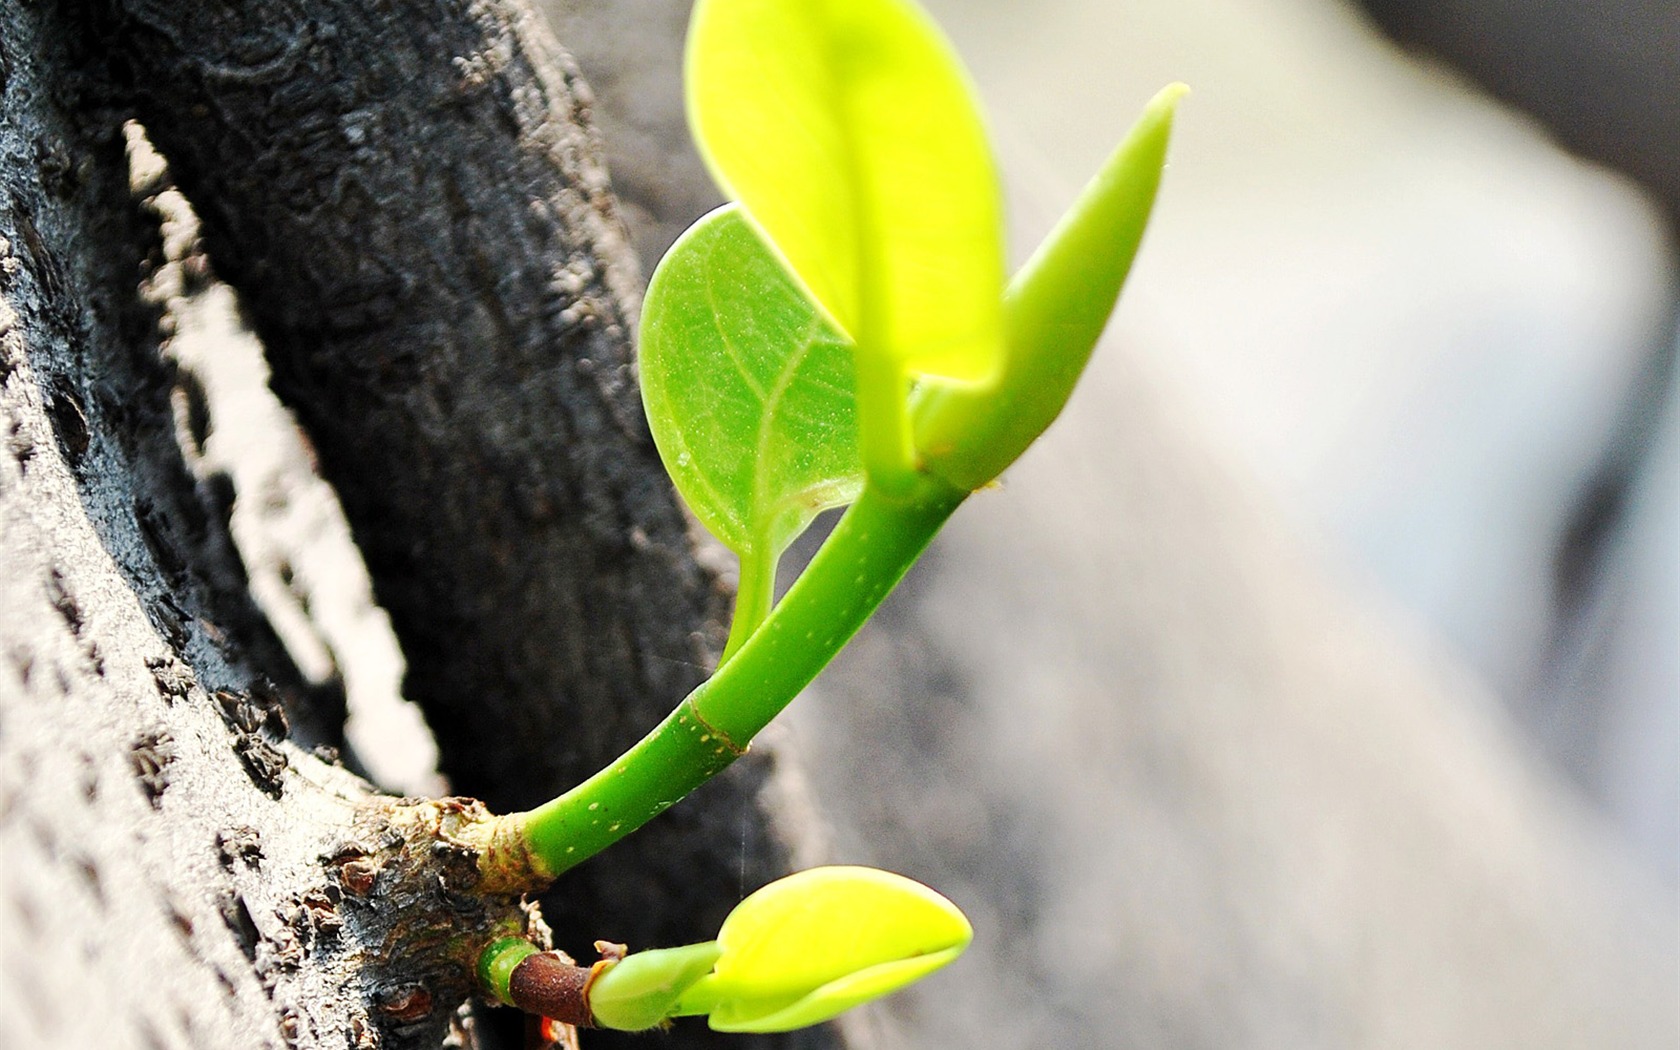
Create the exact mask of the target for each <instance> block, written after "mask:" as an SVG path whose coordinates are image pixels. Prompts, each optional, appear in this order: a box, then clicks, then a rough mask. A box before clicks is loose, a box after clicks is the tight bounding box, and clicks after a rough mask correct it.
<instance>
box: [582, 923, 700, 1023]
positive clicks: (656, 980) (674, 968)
mask: <svg viewBox="0 0 1680 1050" xmlns="http://www.w3.org/2000/svg"><path fill="white" fill-rule="evenodd" d="M721 950H722V949H720V948H719V947H718V946H717V942H716V941H707V942H705V943H704V944H687V945H684V946H683V947H681V948H655V949H653V950H652V951H645V952H636V953H634V954H633V955H629V956H626V957H625V958H623V959H620V960H619V961H618V962H615V963H613V964H612V965H610V966H608V967H606V969H605V970H604V971H603V972H600V973H598V974H597V975H596V977H595V979H594V980H593V981H591V982H589V1012H590V1013H591V1014H592V1015H593V1016H594V1018H595V1023H596V1024H598V1025H600V1026H601V1027H602V1028H616V1029H618V1030H619V1031H622V1032H639V1031H641V1030H643V1029H644V1028H652V1027H654V1026H656V1025H659V1024H662V1023H663V1022H664V1021H666V1020H667V1019H668V1018H669V1017H670V1016H671V1014H672V1012H673V1011H674V1010H675V1009H676V1005H677V1000H678V999H680V998H682V994H683V993H684V992H686V991H688V989H689V988H690V987H691V986H693V984H694V982H696V981H698V980H699V979H700V978H702V977H704V976H705V975H706V974H708V973H710V972H711V969H712V964H714V963H716V962H717V958H718V954H719V952H720V951H721Z"/></svg>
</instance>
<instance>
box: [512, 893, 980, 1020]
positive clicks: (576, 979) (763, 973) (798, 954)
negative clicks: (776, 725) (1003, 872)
mask: <svg viewBox="0 0 1680 1050" xmlns="http://www.w3.org/2000/svg"><path fill="white" fill-rule="evenodd" d="M973 938H974V930H973V928H972V927H971V926H970V925H969V923H968V919H967V918H965V917H964V916H963V913H962V912H961V911H959V910H958V909H957V906H956V905H954V904H952V903H951V902H950V901H948V900H946V899H945V898H944V897H942V896H940V895H939V894H937V893H935V892H934V891H933V890H930V889H928V888H927V887H926V886H923V885H922V884H921V883H919V882H916V881H914V880H911V879H907V878H905V877H904V876H902V875H894V874H892V873H891V872H886V871H880V870H878V869H875V868H861V867H850V866H835V867H822V868H811V869H808V870H806V871H802V872H799V873H798V874H795V875H789V876H787V877H786V878H783V879H778V880H776V881H775V882H772V883H770V884H769V885H768V886H765V887H764V888H763V889H760V890H759V891H757V892H756V893H753V894H752V895H751V896H749V897H747V899H746V900H744V901H742V902H741V903H740V904H738V905H736V907H735V910H734V911H732V912H730V913H729V917H728V918H726V919H725V920H724V922H723V927H722V928H721V929H720V930H719V931H718V935H717V940H715V941H706V942H703V943H701V944H689V945H684V946H683V947H680V948H659V949H654V950H652V951H645V952H636V953H634V954H629V955H623V956H622V957H620V956H619V955H618V953H617V952H616V951H612V952H610V953H609V954H608V955H607V956H606V957H604V958H603V959H602V961H601V962H598V963H596V964H595V965H594V966H591V967H580V966H574V965H573V964H572V963H570V962H569V961H567V960H566V959H564V958H562V957H561V956H560V955H559V954H558V953H553V952H549V953H542V952H538V951H537V950H536V949H535V948H533V947H532V946H531V945H530V944H528V943H527V942H525V941H522V940H518V939H515V938H509V939H508V940H505V941H500V942H498V943H497V945H495V946H493V948H492V951H491V952H488V953H486V956H485V962H484V963H483V966H484V968H485V971H486V972H485V975H484V976H485V983H486V985H487V986H488V987H489V988H490V990H491V992H492V994H493V995H495V996H496V997H497V998H498V999H499V1000H501V1001H502V1002H505V1003H509V1004H511V1005H515V1006H520V1007H523V1008H525V1009H527V1010H530V1011H531V1012H533V1013H541V1014H544V1015H546V1016H550V1017H557V1018H558V1019H560V1020H563V1021H566V1022H568V1023H572V1024H585V1025H590V1026H593V1027H597V1028H617V1029H620V1030H623V1031H629V1032H635V1031H641V1030H643V1029H647V1028H656V1027H659V1026H661V1025H663V1024H666V1023H667V1022H669V1021H670V1020H671V1019H672V1018H675V1017H692V1016H701V1015H703V1016H705V1017H706V1018H707V1023H708V1024H710V1025H711V1027H712V1028H714V1029H716V1030H718V1031H720V1032H785V1031H790V1030H792V1029H795V1028H803V1027H805V1026H807V1025H813V1024H818V1023H821V1022H823V1021H826V1020H829V1019H830V1018H832V1017H835V1016H837V1015H839V1014H840V1013H842V1012H844V1011H846V1010H849V1009H851V1008H852V1007H854V1006H857V1005H859V1004H861V1003H866V1002H869V1001H870V1000H873V999H877V998H880V997H881V996H884V995H889V994H891V993H892V992H895V991H898V990H899V989H900V988H903V987H905V986H906V985H908V984H911V983H912V982H914V981H918V980H920V979H921V978H923V977H926V976H927V975H928V974H930V973H932V972H934V971H935V970H938V969H940V968H942V967H944V966H945V965H947V964H948V963H950V962H951V961H952V960H954V959H955V958H956V957H957V956H959V955H961V954H962V952H963V949H965V948H967V947H968V944H969V941H971V940H973ZM609 947H611V948H614V949H616V948H617V947H618V946H616V945H614V946H609ZM556 989H559V990H560V991H559V993H558V994H555V990H556Z"/></svg>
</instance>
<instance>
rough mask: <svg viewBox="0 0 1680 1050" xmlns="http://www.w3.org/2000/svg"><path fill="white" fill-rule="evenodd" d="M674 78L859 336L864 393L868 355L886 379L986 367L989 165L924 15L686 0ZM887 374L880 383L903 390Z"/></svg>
mask: <svg viewBox="0 0 1680 1050" xmlns="http://www.w3.org/2000/svg"><path fill="white" fill-rule="evenodd" d="M687 78H688V92H687V94H688V109H689V120H690V123H691V124H692V125H693V129H694V133H695V137H696V139H697V140H698V142H699V144H700V150H701V153H702V155H703V156H704V157H705V159H706V161H707V163H708V164H709V165H710V166H711V168H712V172H713V174H714V176H715V177H716V178H717V179H718V181H719V182H720V183H721V184H722V185H723V187H724V190H725V192H726V193H728V194H729V195H730V196H731V197H733V198H735V199H736V200H738V201H740V202H741V203H742V205H744V206H745V208H746V209H747V211H748V212H750V213H751V214H752V216H753V218H754V219H755V220H756V221H757V222H758V223H759V224H760V226H762V227H763V229H764V230H765V231H766V233H767V234H768V236H769V238H770V240H771V241H772V242H773V243H774V244H775V245H776V247H777V248H778V249H779V250H780V251H781V252H782V253H783V254H784V255H785V256H786V258H787V259H788V261H789V264H790V265H791V266H792V268H793V270H794V271H795V273H797V274H798V275H799V277H800V278H801V279H802V280H803V281H804V283H805V284H806V285H807V286H808V287H809V289H810V291H811V293H812V295H813V296H814V297H815V298H816V299H817V301H818V302H819V303H821V304H822V306H823V307H824V308H825V309H826V310H827V311H828V312H829V313H830V314H831V315H832V316H833V317H834V318H835V320H837V321H838V322H839V324H840V325H841V326H842V327H843V328H844V329H845V330H846V331H847V332H848V333H849V334H850V335H851V336H852V337H853V338H854V339H855V340H856V341H857V343H858V347H859V351H858V352H859V355H860V357H861V358H862V359H863V360H862V361H861V362H860V363H862V364H864V365H865V367H866V382H865V387H864V391H863V394H864V396H865V397H866V398H873V397H874V396H875V394H876V390H875V387H874V385H873V384H872V383H869V382H868V381H867V376H868V375H870V374H873V373H872V371H871V370H870V368H869V366H870V365H871V364H872V363H875V362H877V361H878V360H884V362H885V363H886V364H887V365H888V373H889V374H890V375H896V376H904V375H906V374H923V375H929V376H938V377H946V378H949V379H954V380H957V381H960V382H968V383H973V382H981V383H983V382H985V381H988V380H989V379H990V378H991V377H992V376H993V375H994V374H995V372H996V371H997V369H998V368H999V367H1000V364H1001V361H1002V346H1003V337H1002V318H1001V298H1002V291H1003V247H1002V220H1001V213H1000V204H999V191H998V182H997V175H996V171H995V169H994V166H993V162H992V157H991V153H990V150H989V148H988V146H987V142H986V135H985V129H984V127H983V125H982V122H981V118H980V114H979V109H978V107H977V105H976V104H975V96H974V92H973V90H972V88H971V87H970V86H969V84H968V81H967V78H966V76H965V75H964V72H963V69H962V66H961V64H960V63H959V62H958V60H957V58H956V56H955V54H954V53H953V51H952V49H951V47H950V45H949V44H948V43H947V42H946V41H945V39H944V37H943V36H942V35H941V34H940V32H939V30H938V28H937V27H936V26H935V25H934V24H933V22H932V21H931V20H930V19H929V18H928V17H927V15H926V14H924V13H923V12H922V11H921V10H920V9H919V8H918V7H916V6H915V4H913V3H911V2H910V0H700V2H699V3H698V4H696V5H695V9H694V15H693V20H692V22H691V23H690V29H689V41H688V58H687ZM893 387H894V384H891V383H889V384H885V386H884V388H883V393H882V394H881V396H882V397H888V396H892V395H894V394H896V395H897V396H898V397H900V398H901V397H902V391H898V390H896V389H892V388H893ZM894 411H896V412H899V413H902V411H903V409H902V407H901V406H900V405H895V406H894ZM874 415H875V412H874V410H873V409H872V408H871V409H866V419H872V418H874Z"/></svg>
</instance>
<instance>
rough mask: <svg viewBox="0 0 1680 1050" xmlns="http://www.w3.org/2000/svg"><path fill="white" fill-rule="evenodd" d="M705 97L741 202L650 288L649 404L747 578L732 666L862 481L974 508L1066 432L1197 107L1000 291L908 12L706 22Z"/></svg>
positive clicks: (945, 52) (701, 113)
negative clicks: (941, 488)
mask: <svg viewBox="0 0 1680 1050" xmlns="http://www.w3.org/2000/svg"><path fill="white" fill-rule="evenodd" d="M687 89H688V106H689V117H690V122H691V123H692V125H693V128H694V132H695V136H696V139H697V141H698V142H699V145H700V149H701V153H702V155H703V157H704V158H705V160H706V161H707V163H708V165H709V166H710V168H711V169H712V172H713V174H714V176H715V177H716V178H717V180H718V182H719V183H720V185H722V186H723V188H724V190H725V191H726V192H727V193H728V194H729V195H730V196H731V197H733V198H734V199H735V201H736V202H737V203H736V204H734V205H729V206H726V207H725V208H724V209H721V210H720V211H718V212H714V213H712V214H711V215H709V216H707V217H705V218H704V219H702V220H701V221H700V222H699V223H698V224H696V226H695V227H694V228H693V229H692V230H691V231H690V232H689V233H688V234H686V235H685V236H684V237H683V238H681V239H680V240H679V241H678V242H677V243H676V244H675V245H673V246H672V248H671V251H670V252H669V253H668V254H667V255H666V257H665V259H664V260H663V261H662V262H661V263H660V266H659V268H658V269H657V270H656V271H655V273H654V277H653V280H652V282H651V284H650V286H649V291H648V298H647V302H646V305H645V308H644V313H643V343H642V379H643V389H644V398H645V401H646V404H647V408H648V415H649V420H650V422H651V425H652V428H653V433H654V438H655V440H656V441H657V442H658V444H659V447H660V451H661V454H662V455H663V456H664V459H665V462H666V466H667V468H668V469H669V470H670V472H671V474H672V476H673V478H674V479H675V480H676V482H677V485H678V488H679V489H680V490H681V491H682V493H683V496H684V498H685V499H687V500H688V502H689V505H690V506H691V507H692V508H693V509H694V511H695V513H696V515H697V516H698V517H699V518H700V519H701V521H702V522H704V523H705V524H706V526H707V527H708V528H710V529H711V530H712V531H713V533H715V534H716V535H717V536H718V538H719V539H720V540H722V541H723V542H724V543H725V544H727V545H728V546H729V547H731V548H732V549H733V550H734V551H735V552H736V553H737V554H738V555H740V556H741V561H742V586H741V595H742V597H741V607H740V608H738V609H737V613H736V628H737V630H736V631H735V632H734V633H733V634H732V636H731V642H730V651H733V649H734V648H735V646H736V645H737V644H738V643H739V642H740V641H741V640H742V639H743V638H744V637H745V634H746V633H750V631H751V630H752V628H753V627H754V626H755V625H756V623H757V622H758V621H759V620H761V619H762V618H763V616H764V615H765V614H767V613H768V610H769V607H770V599H769V592H770V587H771V583H772V581H773V577H774V571H775V562H776V559H777V557H778V556H779V555H780V553H781V551H782V550H783V549H784V548H785V547H786V546H787V544H788V543H789V542H790V541H791V540H792V539H793V538H794V537H795V536H797V535H798V534H799V533H800V532H801V531H802V530H803V529H804V528H805V527H806V526H807V525H808V524H809V523H810V521H811V519H812V518H813V517H815V515H816V514H817V513H819V512H820V511H822V510H824V509H826V508H828V507H832V506H838V505H840V504H843V503H845V502H848V501H850V500H851V499H853V498H855V496H856V494H857V493H858V492H859V491H860V490H861V488H862V487H863V485H864V484H865V481H866V479H867V481H868V483H869V484H870V485H872V486H878V487H879V488H880V489H881V490H882V491H887V492H891V491H894V490H895V488H896V490H897V491H898V492H903V491H904V487H903V484H904V479H906V478H910V479H914V478H915V477H916V476H917V473H918V472H923V471H925V472H927V473H929V474H933V475H936V476H937V477H938V478H939V479H940V480H941V482H943V483H944V484H946V485H948V486H954V487H955V488H956V489H957V490H959V491H970V490H973V489H977V488H980V487H982V486H983V485H985V484H987V483H988V482H990V481H991V480H992V479H993V478H995V477H997V475H998V474H999V473H1001V472H1002V471H1003V469H1004V468H1005V467H1007V466H1008V465H1009V464H1010V463H1011V462H1013V461H1014V459H1015V458H1016V457H1017V456H1019V455H1020V454H1021V452H1022V451H1024V450H1025V449H1026V447H1027V446H1028V445H1029V444H1031V442H1032V441H1033V440H1034V439H1035V438H1036V437H1037V436H1038V434H1039V433H1040V432H1042V431H1043V429H1044V428H1045V427H1046V426H1048V425H1049V424H1050V422H1051V421H1052V420H1053V419H1054V418H1055V417H1056V415H1057V414H1058V413H1059V412H1060V411H1061V408H1062V406H1063V405H1064V404H1065V403H1066V401H1067V398H1068V396H1069V395H1070V394H1071V392H1072V389H1073V385H1074V383H1075V381H1076V380H1077V379H1078V376H1079V374H1080V372H1081V371H1082V370H1083V368H1084V365H1085V362H1086V360H1087V358H1088V357H1089V355H1090V353H1091V350H1092V348H1093V347H1094V346H1095V343H1096V340H1097V337H1098V335H1099V334H1100V333H1101V331H1102V328H1103V326H1104V324H1105V323H1106V322H1107V318H1108V314H1109V312H1110V310H1112V308H1113V304H1114V301H1115V298H1116V296H1117V295H1118V294H1119V291H1120V286H1121V284H1122V282H1123V280H1124V278H1125V275H1126V273H1127V271H1128V269H1129V267H1130V264H1131V260H1132V257H1133V255H1134V253H1135V252H1136V250H1137V247H1138V243H1139V241H1140V239H1141V238H1142V235H1143V230H1144V227H1145V225H1146V222H1147V220H1148V216H1149V213H1150V210H1151V208H1152V205H1153V203H1154V198H1155V193H1156V189H1157V187H1158V185H1159V182H1160V175H1161V169H1162V165H1163V162H1164V158H1165V152H1166V145H1167V139H1168V135H1169V133H1170V130H1171V124H1172V115H1173V110H1174V107H1175V105H1176V102H1177V100H1178V98H1179V97H1180V95H1181V94H1182V93H1183V90H1184V89H1183V88H1182V86H1179V85H1174V86H1172V87H1169V88H1168V89H1166V90H1165V91H1163V92H1161V94H1159V95H1158V96H1157V97H1156V98H1155V99H1154V100H1153V101H1152V102H1151V103H1150V105H1149V107H1148V108H1147V109H1146V110H1145V112H1144V116H1143V118H1142V119H1141V120H1140V121H1139V122H1138V124H1137V126H1136V127H1134V128H1133V129H1132V132H1131V133H1130V135H1128V137H1127V139H1126V140H1125V141H1124V142H1123V143H1122V144H1121V145H1120V147H1119V148H1118V149H1117V150H1115V152H1114V153H1113V154H1112V155H1111V156H1110V158H1109V160H1108V161H1107V162H1106V163H1105V165H1104V167H1103V169H1102V170H1101V171H1100V172H1099V173H1098V175H1097V177H1096V178H1095V179H1093V180H1092V182H1091V184H1090V185H1089V186H1087V188H1086V189H1085V191H1084V192H1083V194H1082V195H1081V197H1080V198H1079V200H1078V201H1077V202H1076V203H1075V204H1074V206H1073V208H1072V209H1070V211H1069V213H1068V215H1067V216H1066V217H1064V219H1063V220H1062V222H1061V223H1060V224H1059V225H1058V226H1057V228H1056V230H1055V231H1053V232H1052V234H1051V236H1050V237H1049V238H1048V239H1047V240H1046V242H1045V244H1044V245H1042V246H1041V247H1040V248H1039V250H1038V251H1037V252H1036V253H1035V254H1034V256H1033V258H1032V260H1031V261H1029V263H1028V264H1027V265H1026V266H1025V267H1024V268H1023V269H1022V271H1021V273H1020V274H1018V275H1017V276H1016V278H1015V279H1014V280H1013V281H1012V282H1011V284H1010V285H1009V287H1008V289H1007V290H1005V288H1004V286H1003V278H1002V258H1003V249H1002V237H1001V232H1000V230H1001V219H1000V214H999V204H998V200H999V192H998V185H997V175H996V172H995V170H994V168H993V164H992V160H991V157H990V154H989V151H988V147H987V144H986V138H985V134H984V128H983V126H982V121H981V119H980V115H979V109H978V106H977V105H976V102H975V97H974V93H973V91H972V89H971V88H970V86H969V84H968V81H967V78H966V76H965V74H964V72H963V69H962V66H961V64H960V63H959V62H958V60H957V59H956V57H955V55H954V54H953V52H952V50H951V48H950V46H949V45H948V44H947V43H946V41H945V40H944V38H943V37H942V36H941V35H940V33H939V30H938V28H937V27H936V26H934V24H933V23H932V21H931V20H930V19H929V18H928V17H927V16H926V15H925V14H924V13H923V12H922V11H921V10H920V9H919V8H918V7H916V6H915V4H914V3H913V2H912V0H699V2H698V3H697V4H696V5H695V9H694V15H693V21H692V24H691V27H690V31H689V43H688V55H687ZM912 382H913V383H914V388H912ZM912 389H914V393H912Z"/></svg>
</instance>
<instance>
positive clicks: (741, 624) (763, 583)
mask: <svg viewBox="0 0 1680 1050" xmlns="http://www.w3.org/2000/svg"><path fill="white" fill-rule="evenodd" d="M779 560H780V557H779V555H778V554H777V553H776V552H775V551H773V550H772V551H769V552H768V553H761V552H758V551H750V552H748V553H745V554H742V555H741V579H740V580H739V582H737V583H736V585H735V615H734V616H733V617H732V618H731V619H730V622H729V641H728V642H727V643H725V645H724V647H723V655H722V656H721V657H719V658H718V663H719V664H725V663H728V662H729V658H730V657H731V656H734V655H735V652H736V650H738V649H740V648H741V646H743V645H745V644H746V642H747V639H748V638H751V637H752V633H753V632H754V631H756V630H757V629H758V625H759V624H761V623H763V622H764V620H765V617H767V616H769V615H770V606H771V605H772V604H773V603H774V601H775V598H776V563H777V562H778V561H779Z"/></svg>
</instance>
